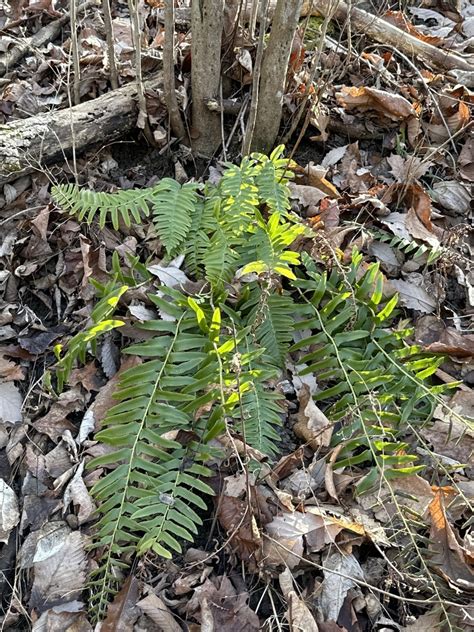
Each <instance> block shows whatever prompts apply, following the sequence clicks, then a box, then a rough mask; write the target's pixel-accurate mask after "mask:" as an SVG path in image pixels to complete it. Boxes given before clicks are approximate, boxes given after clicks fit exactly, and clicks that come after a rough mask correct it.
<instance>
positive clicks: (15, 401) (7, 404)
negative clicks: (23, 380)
mask: <svg viewBox="0 0 474 632" xmlns="http://www.w3.org/2000/svg"><path fill="white" fill-rule="evenodd" d="M22 404H23V397H22V396H21V393H20V391H19V389H18V387H17V386H15V384H13V382H0V423H1V422H3V423H5V422H8V423H14V424H16V423H19V422H20V421H21V420H22V418H23V417H22V414H21V407H22Z"/></svg>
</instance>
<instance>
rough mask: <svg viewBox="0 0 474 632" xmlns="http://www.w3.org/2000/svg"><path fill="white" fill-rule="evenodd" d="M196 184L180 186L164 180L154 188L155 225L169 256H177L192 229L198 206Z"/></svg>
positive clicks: (172, 181)
mask: <svg viewBox="0 0 474 632" xmlns="http://www.w3.org/2000/svg"><path fill="white" fill-rule="evenodd" d="M197 188H198V185H196V184H190V183H188V184H183V185H180V184H179V183H178V182H176V181H175V180H172V179H171V178H163V180H161V182H160V183H159V184H157V185H156V187H154V188H153V196H152V208H153V223H154V225H155V229H156V232H157V233H158V235H159V236H160V238H161V239H162V241H163V243H164V246H165V248H166V251H167V253H168V255H170V256H173V255H175V254H176V251H177V248H178V247H179V246H180V245H181V244H182V243H183V242H184V241H185V239H186V237H187V236H188V233H189V229H190V228H191V218H192V215H193V212H194V210H195V208H196V205H197V196H196V190H197Z"/></svg>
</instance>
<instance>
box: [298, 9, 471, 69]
mask: <svg viewBox="0 0 474 632" xmlns="http://www.w3.org/2000/svg"><path fill="white" fill-rule="evenodd" d="M311 7H312V9H311ZM333 7H334V0H316V1H315V2H314V3H311V1H310V0H305V2H304V5H303V9H302V12H301V13H302V15H304V14H305V13H306V15H307V14H308V13H309V12H310V11H311V14H312V15H322V16H326V15H330V14H331V12H332V11H333ZM334 18H335V19H336V20H338V21H339V22H344V21H346V20H350V22H351V28H352V33H353V34H356V33H357V32H359V33H363V34H364V35H365V36H366V37H368V38H369V39H371V40H375V41H376V42H379V43H380V44H388V45H390V46H393V47H394V48H398V49H399V50H400V51H401V52H402V53H404V54H405V55H408V56H410V57H412V58H413V60H422V61H423V62H425V63H426V64H428V65H429V66H433V67H435V68H438V69H439V70H466V71H472V60H469V59H466V58H464V57H461V56H460V55H457V54H456V53H453V52H451V51H448V50H446V49H443V48H438V47H436V46H433V45H432V44H428V43H427V42H424V41H423V40H420V39H418V38H417V37H414V36H413V35H410V34H409V33H406V32H405V31H402V30H401V29H399V28H397V27H396V26H394V25H393V24H390V23H389V22H387V21H386V20H384V19H383V17H382V18H379V17H377V16H375V15H372V14H371V13H367V11H364V10H363V9H359V8H358V7H352V8H350V7H349V6H348V5H347V4H346V3H345V2H338V4H337V7H336V10H335V13H334Z"/></svg>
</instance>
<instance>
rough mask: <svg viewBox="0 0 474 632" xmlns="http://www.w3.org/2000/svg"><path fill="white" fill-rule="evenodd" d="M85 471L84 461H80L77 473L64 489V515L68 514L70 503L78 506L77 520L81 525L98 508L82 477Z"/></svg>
mask: <svg viewBox="0 0 474 632" xmlns="http://www.w3.org/2000/svg"><path fill="white" fill-rule="evenodd" d="M83 472H84V461H82V462H81V463H80V465H79V467H78V468H77V470H76V473H75V474H74V476H73V477H72V479H71V481H70V482H69V484H68V486H67V487H66V489H65V490H64V496H63V515H64V514H66V512H67V510H68V508H69V505H70V504H72V505H73V506H74V507H78V508H79V509H78V512H77V521H78V524H79V525H81V524H84V523H85V522H87V521H88V520H89V519H90V517H91V516H92V514H93V513H94V511H95V510H96V506H95V504H94V503H93V501H92V498H91V497H90V494H89V492H88V490H87V487H86V486H85V483H84V481H83V479H82V474H83Z"/></svg>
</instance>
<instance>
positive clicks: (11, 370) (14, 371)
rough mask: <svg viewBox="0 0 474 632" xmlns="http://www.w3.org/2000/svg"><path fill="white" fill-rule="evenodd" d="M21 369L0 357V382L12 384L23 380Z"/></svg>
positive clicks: (23, 375)
mask: <svg viewBox="0 0 474 632" xmlns="http://www.w3.org/2000/svg"><path fill="white" fill-rule="evenodd" d="M24 379H25V374H24V371H23V368H22V367H21V366H19V365H18V364H15V363H14V362H10V360H7V359H6V358H4V357H0V380H2V381H5V382H12V381H14V380H24Z"/></svg>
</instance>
